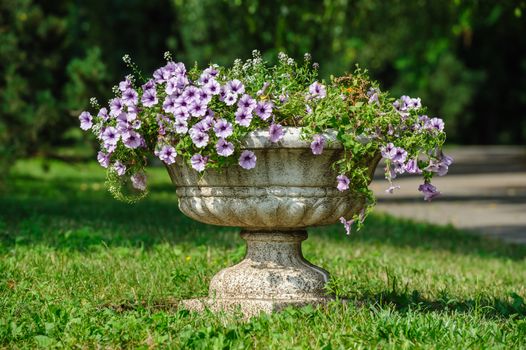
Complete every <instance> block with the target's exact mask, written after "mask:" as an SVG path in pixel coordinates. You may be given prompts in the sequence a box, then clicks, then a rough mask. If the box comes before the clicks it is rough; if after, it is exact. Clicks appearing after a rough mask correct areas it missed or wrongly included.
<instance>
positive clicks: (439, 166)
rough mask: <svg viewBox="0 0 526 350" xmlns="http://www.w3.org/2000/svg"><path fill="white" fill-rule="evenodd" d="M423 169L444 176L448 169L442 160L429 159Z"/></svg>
mask: <svg viewBox="0 0 526 350" xmlns="http://www.w3.org/2000/svg"><path fill="white" fill-rule="evenodd" d="M425 170H427V171H431V172H433V173H437V175H438V176H444V175H446V174H447V172H448V170H449V165H448V164H447V163H446V162H443V161H435V160H431V161H430V162H429V165H428V166H427V167H425Z"/></svg>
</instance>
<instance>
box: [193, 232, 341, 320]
mask: <svg viewBox="0 0 526 350" xmlns="http://www.w3.org/2000/svg"><path fill="white" fill-rule="evenodd" d="M241 237H242V238H243V239H244V240H245V241H246V244H247V252H246V255H245V258H244V259H243V260H242V261H241V262H240V263H238V264H236V265H234V266H231V267H228V268H225V269H223V270H221V271H219V272H218V273H217V274H216V275H215V276H214V277H213V278H212V281H211V282H210V294H209V298H207V299H192V300H186V301H184V302H183V305H184V306H185V307H187V308H189V309H191V310H197V311H200V310H202V309H204V308H210V309H212V310H215V311H219V310H225V311H228V310H235V309H240V310H241V311H242V312H243V314H245V315H247V316H252V315H256V314H258V313H259V312H261V311H264V312H274V311H279V310H281V309H283V308H286V307H287V306H291V305H292V306H302V305H307V304H311V305H312V304H325V303H327V302H328V301H330V300H332V298H330V297H328V296H326V294H325V290H324V286H325V284H326V283H327V281H328V279H329V273H328V272H327V271H325V270H324V269H322V268H320V267H317V266H315V265H313V264H311V263H310V262H308V261H307V260H305V258H304V257H303V254H302V251H301V242H302V241H303V240H305V239H307V231H305V230H296V231H247V230H245V231H243V232H241Z"/></svg>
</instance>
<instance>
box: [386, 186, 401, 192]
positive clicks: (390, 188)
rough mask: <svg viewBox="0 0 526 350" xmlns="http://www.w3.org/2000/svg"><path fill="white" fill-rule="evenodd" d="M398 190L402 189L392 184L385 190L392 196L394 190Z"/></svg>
mask: <svg viewBox="0 0 526 350" xmlns="http://www.w3.org/2000/svg"><path fill="white" fill-rule="evenodd" d="M398 189H400V186H393V185H392V184H391V186H389V187H388V188H387V189H386V190H385V192H387V193H390V194H393V192H394V190H398Z"/></svg>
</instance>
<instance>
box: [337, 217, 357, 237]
mask: <svg viewBox="0 0 526 350" xmlns="http://www.w3.org/2000/svg"><path fill="white" fill-rule="evenodd" d="M340 222H341V223H342V224H343V227H345V232H346V233H347V236H348V235H350V234H351V227H352V225H353V224H354V220H353V219H351V220H348V221H347V220H345V218H344V217H343V216H342V217H341V218H340Z"/></svg>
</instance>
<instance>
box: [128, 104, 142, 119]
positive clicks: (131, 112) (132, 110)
mask: <svg viewBox="0 0 526 350" xmlns="http://www.w3.org/2000/svg"><path fill="white" fill-rule="evenodd" d="M139 112H140V109H139V106H137V105H133V106H128V108H126V120H127V121H129V122H132V121H134V120H135V119H136V118H137V114H139Z"/></svg>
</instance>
